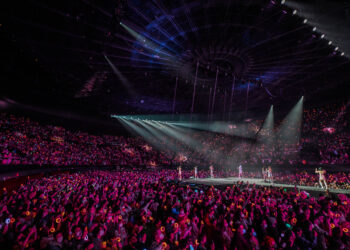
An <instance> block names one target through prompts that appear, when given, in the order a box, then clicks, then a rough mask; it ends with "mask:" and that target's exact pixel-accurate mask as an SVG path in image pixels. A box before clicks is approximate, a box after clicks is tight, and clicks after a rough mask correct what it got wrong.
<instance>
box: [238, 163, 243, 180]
mask: <svg viewBox="0 0 350 250" xmlns="http://www.w3.org/2000/svg"><path fill="white" fill-rule="evenodd" d="M242 176H243V170H242V165H239V167H238V178H239V179H242Z"/></svg>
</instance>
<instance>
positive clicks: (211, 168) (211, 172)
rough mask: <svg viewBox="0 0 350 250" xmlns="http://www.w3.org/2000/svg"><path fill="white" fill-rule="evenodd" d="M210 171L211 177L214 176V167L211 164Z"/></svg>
mask: <svg viewBox="0 0 350 250" xmlns="http://www.w3.org/2000/svg"><path fill="white" fill-rule="evenodd" d="M209 171H210V178H214V167H213V166H210V167H209Z"/></svg>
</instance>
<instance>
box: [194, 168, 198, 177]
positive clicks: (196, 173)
mask: <svg viewBox="0 0 350 250" xmlns="http://www.w3.org/2000/svg"><path fill="white" fill-rule="evenodd" d="M194 178H195V179H198V169H197V166H195V167H194Z"/></svg>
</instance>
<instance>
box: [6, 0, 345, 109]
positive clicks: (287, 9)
mask: <svg viewBox="0 0 350 250" xmlns="http://www.w3.org/2000/svg"><path fill="white" fill-rule="evenodd" d="M287 1H288V0H287ZM293 2H298V1H293ZM311 2H314V1H311ZM337 2H338V3H339V6H344V8H343V11H344V15H345V16H346V17H347V18H348V12H346V11H348V7H349V6H348V5H347V4H344V3H343V2H341V1H337ZM314 4H316V3H314ZM293 6H295V5H292V7H293ZM311 6H312V4H311ZM339 6H338V7H339ZM292 7H291V6H290V5H288V4H281V1H277V0H276V1H267V0H255V1H253V0H251V1H248V0H241V1H239V0H215V1H214V0H200V1H198V0H197V1H194V0H193V1H192V0H179V1H173V0H154V1H142V0H129V1H123V0H119V1H115V0H114V1H113V0H103V1H102V0H80V1H78V0H71V1H38V0H29V1H24V3H22V5H21V6H18V5H16V6H12V8H11V9H8V11H6V13H4V14H5V15H4V16H5V18H4V20H3V21H2V24H1V27H0V30H1V37H2V40H3V44H6V46H2V48H1V49H2V53H3V55H5V56H4V57H3V59H2V63H3V67H2V70H3V71H4V74H2V78H3V80H4V81H6V82H7V83H9V84H8V85H7V86H6V90H5V89H2V90H3V91H2V92H3V97H11V98H13V99H15V100H22V101H23V102H25V103H30V104H35V105H39V106H40V105H41V106H42V105H53V106H55V107H57V108H61V109H69V108H71V107H78V108H77V109H79V108H81V109H86V110H89V111H91V112H97V113H98V114H103V115H109V114H130V113H134V114H138V113H171V112H172V107H173V96H174V87H175V83H176V78H178V85H177V98H176V110H175V111H176V112H177V113H188V112H190V109H191V105H192V98H193V90H194V83H195V82H196V95H195V101H194V110H193V112H194V113H206V112H207V111H208V102H209V95H210V94H212V93H213V90H214V84H215V79H216V73H217V72H218V81H217V82H218V84H217V90H216V91H217V92H216V103H215V110H214V112H217V113H220V112H223V111H224V109H225V111H226V112H227V111H228V110H229V107H228V105H230V103H231V99H230V98H231V93H232V84H233V82H234V84H235V85H234V92H233V98H232V105H231V110H232V111H239V110H243V109H244V108H245V105H246V104H247V105H248V110H251V111H254V110H264V111H267V110H268V107H269V105H270V104H275V105H280V106H281V107H282V106H283V105H287V106H288V104H290V103H293V104H294V103H295V102H296V101H297V100H298V99H299V98H300V96H302V95H304V96H305V99H306V101H309V102H310V103H312V104H314V103H319V102H324V101H332V100H336V99H343V98H347V97H348V93H349V92H348V91H349V88H348V86H349V80H350V73H349V72H350V67H349V59H348V57H347V56H348V55H347V54H346V53H345V54H344V55H343V54H342V53H343V52H344V50H342V48H341V47H338V45H337V44H334V43H330V40H329V39H327V34H325V36H322V35H323V34H324V33H321V32H319V31H318V30H317V29H314V26H313V25H310V23H309V21H308V20H306V19H307V18H306V17H305V16H303V15H301V14H300V13H301V12H302V10H296V9H294V8H292ZM308 11H310V9H308ZM120 23H122V25H121V24H120ZM342 43H343V44H349V41H344V40H342ZM24 55H25V58H27V59H26V60H24V59H23V58H24ZM18 61H21V62H18ZM23 61H25V62H23ZM197 64H198V71H197V81H195V78H196V77H195V75H196V69H197ZM248 85H249V97H248V98H249V99H248V102H247V87H248Z"/></svg>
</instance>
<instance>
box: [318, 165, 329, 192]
mask: <svg viewBox="0 0 350 250" xmlns="http://www.w3.org/2000/svg"><path fill="white" fill-rule="evenodd" d="M315 173H316V174H318V176H319V179H318V181H319V183H320V186H321V188H322V189H323V185H322V183H323V184H324V187H325V188H326V190H327V189H328V186H327V182H326V177H325V174H326V170H323V169H322V168H321V167H320V168H318V170H317V168H316V169H315Z"/></svg>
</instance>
